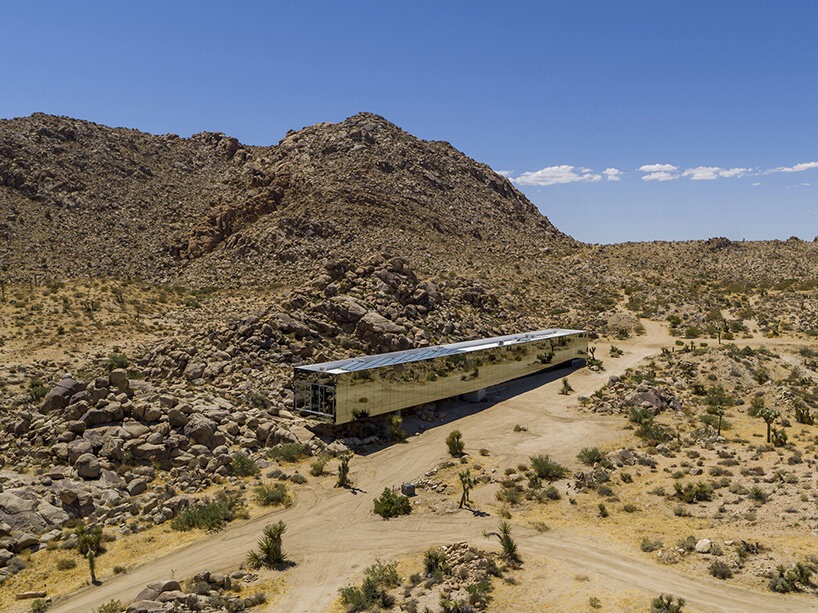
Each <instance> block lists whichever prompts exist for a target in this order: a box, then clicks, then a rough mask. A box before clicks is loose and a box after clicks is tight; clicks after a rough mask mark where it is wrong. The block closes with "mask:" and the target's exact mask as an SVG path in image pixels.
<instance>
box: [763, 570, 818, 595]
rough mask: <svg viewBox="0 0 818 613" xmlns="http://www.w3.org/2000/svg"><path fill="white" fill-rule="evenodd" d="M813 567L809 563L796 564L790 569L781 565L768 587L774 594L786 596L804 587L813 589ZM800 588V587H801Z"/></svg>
mask: <svg viewBox="0 0 818 613" xmlns="http://www.w3.org/2000/svg"><path fill="white" fill-rule="evenodd" d="M813 570H814V569H813V567H812V566H811V564H809V563H804V562H796V563H795V564H794V565H792V566H790V567H786V566H784V565H783V564H779V565H778V566H777V567H776V569H775V574H774V575H773V576H772V577H771V578H770V581H769V583H768V584H767V586H768V587H769V588H770V589H771V590H772V591H774V592H779V593H782V594H785V593H787V592H795V591H798V590H800V589H801V588H804V587H811V586H812V585H813V584H812V573H813ZM799 586H800V587H799Z"/></svg>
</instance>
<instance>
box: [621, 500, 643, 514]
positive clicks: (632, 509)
mask: <svg viewBox="0 0 818 613" xmlns="http://www.w3.org/2000/svg"><path fill="white" fill-rule="evenodd" d="M622 510H623V511H625V513H635V512H636V511H638V510H639V508H638V507H637V506H636V505H635V504H631V503H629V502H628V503H625V506H623V507H622Z"/></svg>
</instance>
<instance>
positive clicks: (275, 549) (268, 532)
mask: <svg viewBox="0 0 818 613" xmlns="http://www.w3.org/2000/svg"><path fill="white" fill-rule="evenodd" d="M286 531H287V526H286V524H285V523H284V522H283V521H279V522H277V523H275V524H267V525H266V526H265V527H264V532H263V533H262V536H261V539H260V540H259V542H258V550H257V551H256V550H253V551H251V552H249V553H248V554H247V562H248V564H249V565H250V567H251V568H255V569H259V568H262V567H263V568H277V567H279V566H281V565H282V564H285V563H286V562H287V554H285V553H284V549H283V548H282V545H281V541H282V536H283V534H284V533H285V532H286Z"/></svg>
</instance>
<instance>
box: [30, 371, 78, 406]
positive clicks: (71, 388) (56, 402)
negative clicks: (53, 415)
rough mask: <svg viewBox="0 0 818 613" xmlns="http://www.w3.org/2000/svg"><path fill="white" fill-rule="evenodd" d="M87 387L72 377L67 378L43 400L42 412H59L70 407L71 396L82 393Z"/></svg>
mask: <svg viewBox="0 0 818 613" xmlns="http://www.w3.org/2000/svg"><path fill="white" fill-rule="evenodd" d="M84 388H85V385H84V384H83V383H81V382H79V381H76V380H75V379H73V378H71V377H65V378H64V379H62V380H61V381H60V382H59V383H57V385H55V386H54V387H52V388H51V389H50V390H49V391H48V393H47V394H46V395H45V398H44V399H43V405H42V407H41V409H40V410H41V411H42V412H43V413H49V412H51V411H58V410H59V409H64V408H65V407H67V406H68V404H69V402H70V400H71V396H73V395H74V394H76V393H77V392H81V391H82V390H83V389H84Z"/></svg>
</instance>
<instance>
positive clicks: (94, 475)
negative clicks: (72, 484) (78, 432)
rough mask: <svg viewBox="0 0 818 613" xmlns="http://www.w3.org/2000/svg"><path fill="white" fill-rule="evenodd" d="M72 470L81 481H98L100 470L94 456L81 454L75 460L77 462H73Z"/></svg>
mask: <svg viewBox="0 0 818 613" xmlns="http://www.w3.org/2000/svg"><path fill="white" fill-rule="evenodd" d="M74 470H76V471H77V475H79V476H80V477H82V478H83V479H98V478H99V473H100V470H101V468H100V465H99V460H97V457H96V456H95V455H94V454H92V453H83V454H82V455H81V456H80V457H78V458H77V461H76V462H74Z"/></svg>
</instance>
